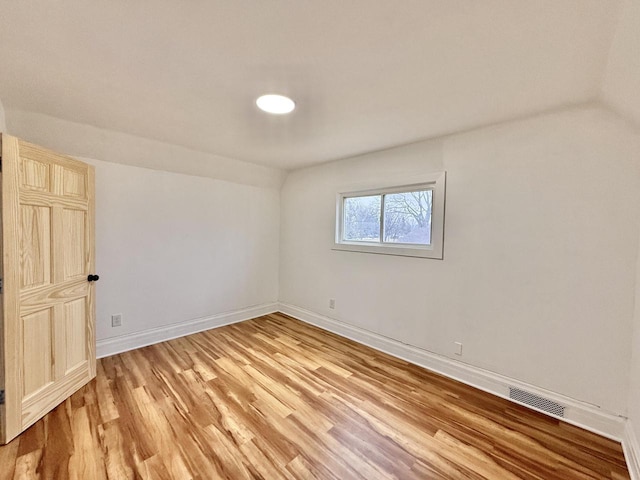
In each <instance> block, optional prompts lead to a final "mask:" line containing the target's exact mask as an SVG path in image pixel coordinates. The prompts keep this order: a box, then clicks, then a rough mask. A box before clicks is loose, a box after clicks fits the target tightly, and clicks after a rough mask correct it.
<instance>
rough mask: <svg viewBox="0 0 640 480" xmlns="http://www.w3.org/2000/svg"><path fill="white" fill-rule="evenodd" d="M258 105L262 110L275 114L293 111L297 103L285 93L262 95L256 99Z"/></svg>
mask: <svg viewBox="0 0 640 480" xmlns="http://www.w3.org/2000/svg"><path fill="white" fill-rule="evenodd" d="M256 105H257V106H258V108H259V109H260V110H263V111H265V112H267V113H273V114H275V115H284V114H285V113H291V112H292V111H293V109H294V108H296V103H295V102H294V101H293V100H291V99H290V98H289V97H285V96H284V95H274V94H270V95H262V96H261V97H258V99H257V100H256Z"/></svg>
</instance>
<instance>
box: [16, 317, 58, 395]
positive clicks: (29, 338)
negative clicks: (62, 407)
mask: <svg viewBox="0 0 640 480" xmlns="http://www.w3.org/2000/svg"><path fill="white" fill-rule="evenodd" d="M52 317H53V315H52V309H51V308H47V309H46V310H41V311H39V312H36V313H31V314H29V315H25V316H23V317H22V331H23V338H22V352H23V357H22V371H23V372H24V377H23V380H22V381H23V388H24V390H23V395H24V396H25V397H27V396H29V395H31V394H32V393H34V392H37V391H38V390H40V389H41V388H42V387H44V386H46V385H48V384H49V383H51V382H52V381H53V342H52V331H53V324H52V320H53V319H52Z"/></svg>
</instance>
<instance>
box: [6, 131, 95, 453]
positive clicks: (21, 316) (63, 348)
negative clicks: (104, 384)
mask: <svg viewBox="0 0 640 480" xmlns="http://www.w3.org/2000/svg"><path fill="white" fill-rule="evenodd" d="M0 138H1V140H2V175H1V177H2V182H1V183H2V231H3V232H2V233H3V235H2V249H3V251H4V255H3V257H2V258H3V264H2V272H3V273H2V275H3V276H2V278H3V280H4V293H3V295H2V297H3V298H2V300H3V301H2V304H3V305H2V328H1V329H0V330H1V331H2V334H3V338H2V342H3V346H4V349H3V350H4V354H3V355H2V363H0V367H1V368H2V371H3V374H4V375H3V379H2V380H3V381H4V385H0V388H3V389H4V390H5V405H4V406H0V419H2V422H0V440H2V441H3V442H6V441H9V440H10V439H12V438H13V437H15V436H16V435H17V434H19V433H20V432H21V431H23V430H24V429H26V428H27V427H29V426H30V425H31V424H33V423H34V422H35V421H36V420H38V419H39V418H40V417H42V416H43V415H44V414H46V413H47V412H48V411H49V410H50V409H52V408H54V407H55V406H56V405H57V404H58V403H60V402H61V401H63V400H64V399H65V398H67V397H68V396H70V395H71V394H72V393H74V392H75V391H76V390H77V389H78V388H80V387H81V386H82V385H84V384H85V383H87V382H88V381H89V380H90V379H91V378H93V377H94V376H95V328H94V321H95V320H94V319H95V307H94V300H93V296H94V289H95V287H94V286H93V284H92V283H88V282H87V276H88V275H89V274H91V273H94V271H93V270H94V223H93V222H94V220H93V211H94V203H93V189H94V180H93V178H94V177H93V167H91V166H89V165H87V164H85V163H83V162H79V161H77V160H74V159H71V158H69V157H65V156H63V155H59V154H56V153H53V152H50V151H48V150H46V149H44V148H41V147H38V146H36V145H32V144H29V143H26V142H23V141H21V140H18V139H16V138H14V137H11V136H8V135H4V134H3V135H2V136H1V137H0Z"/></svg>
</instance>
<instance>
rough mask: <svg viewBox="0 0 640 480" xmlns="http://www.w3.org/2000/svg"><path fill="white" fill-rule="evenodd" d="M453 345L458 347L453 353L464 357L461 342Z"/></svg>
mask: <svg viewBox="0 0 640 480" xmlns="http://www.w3.org/2000/svg"><path fill="white" fill-rule="evenodd" d="M453 344H454V345H455V346H456V348H455V350H454V352H453V353H455V354H456V355H460V356H462V343H460V342H453Z"/></svg>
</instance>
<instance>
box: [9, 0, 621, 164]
mask: <svg viewBox="0 0 640 480" xmlns="http://www.w3.org/2000/svg"><path fill="white" fill-rule="evenodd" d="M617 8H618V2H617V1H603V0H482V1H477V0H439V1H436V0H397V1H391V0H316V1H311V0H253V1H249V0H190V1H169V0H154V1H149V0H148V1H125V0H111V1H107V0H94V1H90V2H87V1H71V0H58V1H45V0H42V1H29V0H24V1H15V0H0V98H2V100H3V102H4V103H5V106H6V107H8V108H9V109H20V110H26V111H33V112H39V113H44V114H48V115H51V116H55V117H59V118H62V119H66V120H71V121H75V122H81V123H86V124H90V125H94V126H97V127H101V128H106V129H111V130H117V131H122V132H126V133H130V134H134V135H139V136H142V137H148V138H153V139H158V140H162V141H165V142H169V143H175V144H179V145H183V146H186V147H190V148H193V149H197V150H202V151H205V152H210V153H215V154H220V155H225V156H229V157H234V158H238V159H242V160H247V161H251V162H255V163H260V164H265V165H270V166H276V167H282V168H297V167H301V166H306V165H310V164H313V163H318V162H322V161H327V160H332V159H336V158H340V157H346V156H350V155H354V154H357V153H362V152H365V151H371V150H377V149H381V148H385V147H390V146H393V145H398V144H401V143H406V142H411V141H414V140H418V139H422V138H426V137H432V136H437V135H441V134H445V133H450V132H453V131H458V130H462V129H467V128H471V127H474V126H479V125H483V124H487V123H492V122H496V121H501V120H506V119H509V118H515V117H518V116H522V115H526V114H529V113H533V112H538V111H542V110H546V109H550V108H554V107H557V106H562V105H566V104H573V103H579V102H583V101H588V100H591V99H593V98H594V97H595V96H596V95H597V93H598V91H599V88H600V83H601V80H602V76H603V72H604V66H605V64H606V58H607V53H608V49H609V45H610V43H611V38H612V35H613V27H614V24H615V21H616V14H617ZM273 92H276V93H283V94H287V95H290V96H291V97H293V98H294V99H295V100H296V102H297V104H298V108H297V109H296V111H295V112H294V113H293V114H292V115H290V116H286V117H274V116H268V115H266V114H264V113H261V112H260V111H258V110H257V109H256V108H255V106H254V100H255V98H256V97H257V96H259V95H260V94H263V93H273ZM176 161H179V159H177V160H176Z"/></svg>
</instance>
